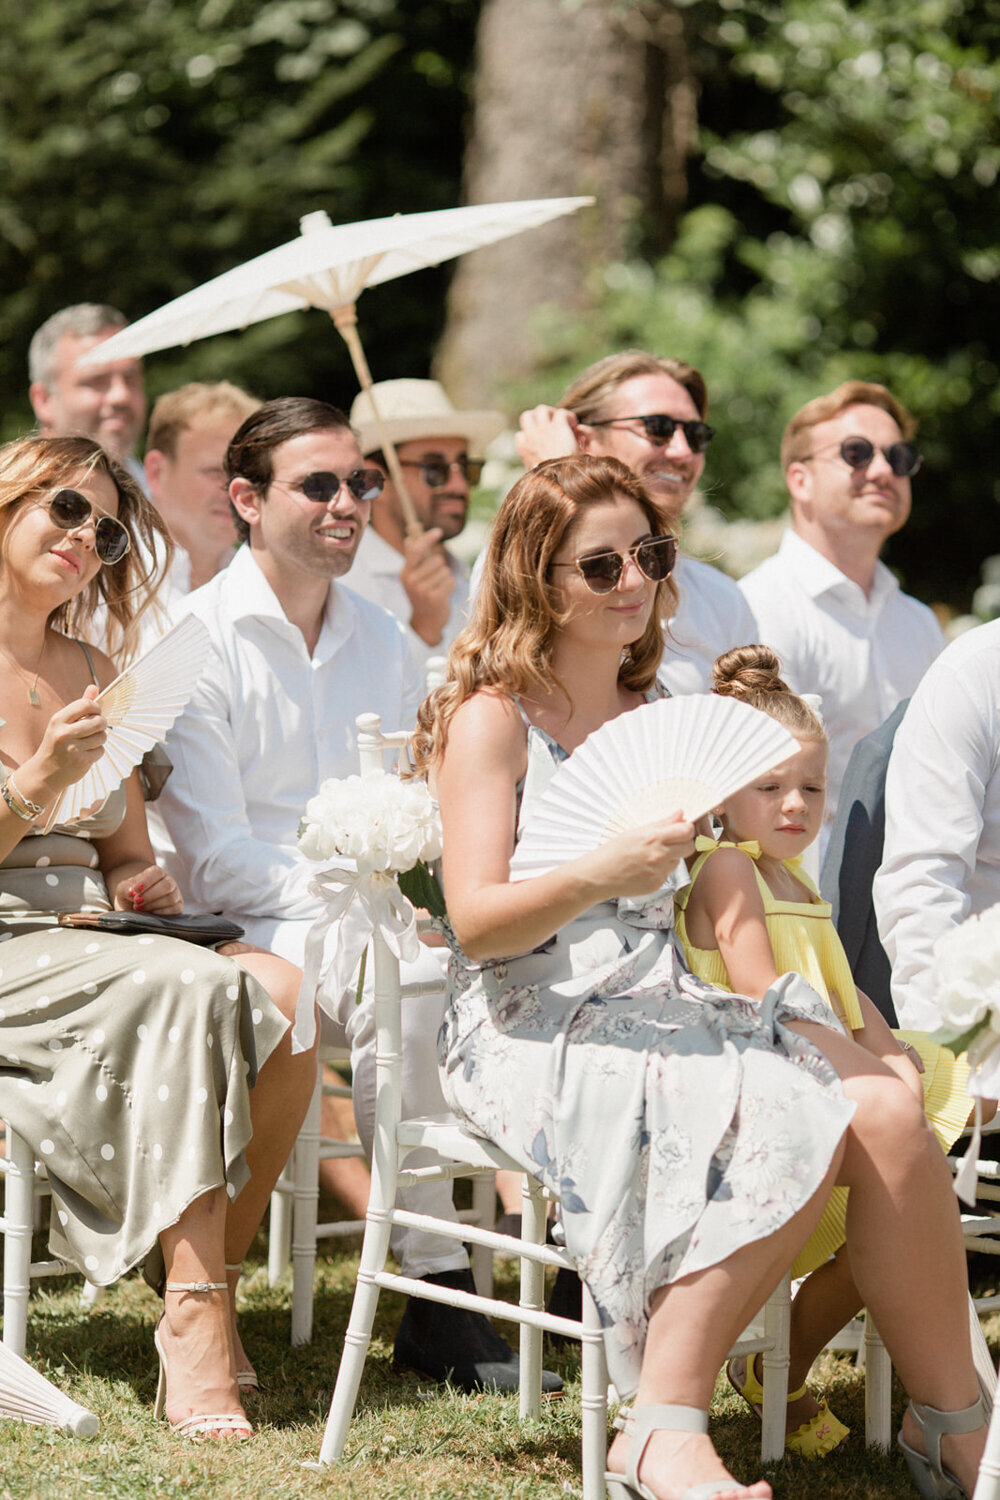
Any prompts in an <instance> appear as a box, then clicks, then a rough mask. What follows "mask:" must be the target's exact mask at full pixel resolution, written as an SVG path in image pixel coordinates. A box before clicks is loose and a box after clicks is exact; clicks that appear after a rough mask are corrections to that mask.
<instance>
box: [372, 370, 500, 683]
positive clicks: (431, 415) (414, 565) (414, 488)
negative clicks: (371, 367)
mask: <svg viewBox="0 0 1000 1500" xmlns="http://www.w3.org/2000/svg"><path fill="white" fill-rule="evenodd" d="M376 408H377V410H378V414H379V417H380V419H381V431H380V429H379V426H378V424H377V423H376V421H375V410H376ZM351 425H352V427H353V428H354V430H355V431H356V433H357V435H358V441H359V443H360V444H361V451H362V453H363V454H364V455H365V460H366V462H368V463H373V464H376V465H377V466H378V467H379V468H380V469H381V470H382V472H383V474H384V475H385V476H386V480H385V486H384V488H383V490H382V493H381V495H380V496H379V497H378V499H377V500H376V501H375V502H374V503H373V505H372V519H371V525H370V526H369V527H368V529H367V530H366V532H365V535H364V536H363V537H362V539H361V545H360V547H359V548H358V555H357V557H356V558H355V561H354V566H353V568H352V569H351V588H352V589H354V590H355V592H356V593H359V594H361V595H363V596H364V598H366V599H371V600H373V601H374V603H376V604H381V605H382V607H383V608H384V609H387V610H389V611H390V612H391V613H392V614H394V615H395V616H396V618H397V619H398V620H402V622H403V624H404V625H405V626H406V628H407V636H408V639H409V642H410V648H411V651H412V652H413V656H414V659H415V660H416V661H417V662H418V663H419V664H420V666H421V667H423V665H424V664H425V663H426V661H427V658H428V657H430V656H434V655H442V656H443V655H445V654H446V653H447V650H448V647H449V646H450V645H451V643H452V641H453V640H454V639H455V637H456V635H457V634H458V632H459V631H460V630H461V628H462V626H463V625H464V624H465V608H466V604H467V602H468V598H469V584H468V575H467V572H466V569H465V566H464V564H463V563H462V562H461V561H460V559H459V558H457V557H456V556H455V554H454V553H453V552H452V551H450V550H449V548H448V546H447V543H448V542H450V541H451V540H452V539H453V538H454V537H456V536H458V534H459V533H460V532H461V531H462V529H463V528H464V526H465V523H466V520H467V518H468V510H469V489H470V486H471V485H474V484H475V483H476V482H477V481H478V479H479V475H480V473H481V472H482V467H483V465H482V455H483V453H484V452H485V450H486V445H487V444H488V443H489V442H491V441H492V439H493V438H495V437H496V435H497V433H498V432H500V430H501V428H502V427H503V416H502V414H501V413H500V412H497V411H460V410H458V409H457V408H456V407H455V406H453V405H452V403H451V401H450V400H449V398H448V396H447V394H446V392H445V390H444V389H443V387H442V386H441V385H439V384H438V382H437V381H436V380H383V381H380V382H379V383H378V384H377V385H375V386H373V387H372V390H371V394H369V393H368V392H367V391H362V392H361V393H360V394H359V395H358V396H357V397H356V398H355V401H354V404H353V406H352V407H351ZM383 434H384V437H385V438H388V440H389V442H391V443H392V444H393V445H394V446H395V449H396V453H397V456H398V458H399V461H400V464H401V465H402V467H403V469H404V470H405V475H404V477H405V480H406V486H407V490H408V492H409V495H410V499H411V500H412V502H413V508H414V510H415V511H416V515H417V519H418V521H419V522H420V525H421V526H422V527H423V531H422V533H420V534H417V535H413V536H411V535H408V534H407V526H406V516H405V514H404V511H403V507H402V503H401V501H400V498H399V496H398V494H397V493H396V486H395V484H394V483H393V481H392V479H391V477H390V476H389V470H388V466H387V464H386V461H385V455H384V454H383V452H382V442H383V440H384V439H383Z"/></svg>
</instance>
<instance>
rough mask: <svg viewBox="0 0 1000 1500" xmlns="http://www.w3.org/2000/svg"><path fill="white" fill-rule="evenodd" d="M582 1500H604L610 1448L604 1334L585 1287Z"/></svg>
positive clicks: (591, 1298) (582, 1361)
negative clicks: (606, 1463)
mask: <svg viewBox="0 0 1000 1500" xmlns="http://www.w3.org/2000/svg"><path fill="white" fill-rule="evenodd" d="M580 1365H581V1370H580V1374H581V1382H580V1384H581V1406H582V1408H583V1410H582V1424H581V1425H582V1429H583V1431H582V1441H581V1446H582V1450H583V1500H604V1496H605V1488H604V1469H605V1455H606V1450H607V1445H608V1366H607V1361H606V1359H605V1357H604V1333H603V1331H602V1329H601V1317H600V1314H599V1313H598V1311H597V1306H596V1304H595V1302H594V1299H593V1297H592V1296H591V1295H590V1292H589V1291H588V1290H587V1287H586V1286H584V1288H583V1343H582V1347H581V1350H580Z"/></svg>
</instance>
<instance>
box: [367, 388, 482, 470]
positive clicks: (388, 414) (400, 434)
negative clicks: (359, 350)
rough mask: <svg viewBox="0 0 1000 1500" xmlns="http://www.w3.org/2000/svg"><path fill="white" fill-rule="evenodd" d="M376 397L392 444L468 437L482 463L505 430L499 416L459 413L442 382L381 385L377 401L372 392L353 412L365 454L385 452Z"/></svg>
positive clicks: (383, 423)
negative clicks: (493, 442) (378, 449)
mask: <svg viewBox="0 0 1000 1500" xmlns="http://www.w3.org/2000/svg"><path fill="white" fill-rule="evenodd" d="M372 396H374V398H375V405H376V406H377V407H378V413H379V416H380V417H381V418H382V426H383V427H384V429H385V431H386V433H387V434H388V436H389V441H390V442H391V443H408V442H410V441H411V440H413V439H414V438H435V437H437V438H445V437H463V438H465V440H466V442H467V443H468V445H469V452H470V454H471V455H472V456H473V457H475V458H481V457H482V456H483V454H484V453H485V451H486V445H487V443H489V442H492V440H493V438H495V437H496V435H497V433H498V432H502V431H503V428H504V425H505V418H504V416H503V413H502V412H499V411H459V409H458V408H457V407H455V406H453V405H452V403H451V401H450V400H449V398H448V395H447V394H446V392H445V389H444V387H443V386H442V385H440V384H439V383H438V381H436V380H380V381H379V382H378V383H377V384H376V385H373V386H372V389H371V395H369V393H368V391H361V392H359V394H358V395H357V396H356V397H355V398H354V404H353V405H352V407H351V426H352V427H353V428H354V430H355V432H356V433H357V434H358V442H359V443H360V444H361V451H362V453H364V454H368V453H374V452H375V450H376V449H377V448H381V446H382V439H381V438H380V437H379V432H378V428H377V427H376V425H375V417H374V413H373V411H372V400H371V398H372Z"/></svg>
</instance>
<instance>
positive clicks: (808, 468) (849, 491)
mask: <svg viewBox="0 0 1000 1500" xmlns="http://www.w3.org/2000/svg"><path fill="white" fill-rule="evenodd" d="M915 426H916V424H915V422H914V420H913V418H912V417H911V416H910V414H909V413H908V412H907V411H905V410H904V408H903V407H902V406H901V405H900V403H899V402H898V401H897V400H896V399H895V397H894V396H893V395H892V394H891V393H890V392H889V391H887V390H886V389H885V387H884V386H881V385H872V384H869V383H867V382H865V381H860V380H848V381H845V382H844V384H843V385H839V386H838V387H837V389H836V390H834V391H831V392H830V394H829V395H827V396H820V397H817V398H816V400H814V401H810V402H808V404H807V405H806V406H804V407H803V408H802V410H801V411H799V412H798V413H797V414H796V415H795V416H794V417H793V418H792V420H791V421H790V422H789V424H788V426H787V427H786V429H785V434H784V437H783V439H782V444H781V463H782V467H783V469H784V471H785V481H786V484H787V486H788V493H789V496H790V500H791V523H792V524H791V529H790V530H789V531H786V533H785V535H784V537H783V539H782V542H781V546H780V548H779V549H778V552H777V553H776V554H775V556H774V557H771V558H768V559H767V561H766V562H763V563H761V565H760V567H759V568H755V569H754V570H753V572H752V573H748V574H747V576H746V577H745V578H744V579H743V580H742V582H741V583H740V588H741V589H742V590H743V592H744V594H745V595H746V597H747V599H748V601H749V603H750V606H751V608H752V609H753V612H754V614H755V615H756V617H757V621H758V624H759V625H760V635H761V640H763V641H765V642H766V643H767V644H768V645H769V646H771V647H773V649H774V650H775V651H776V652H777V653H778V656H779V657H780V659H781V666H782V675H783V676H784V678H785V679H786V681H787V682H788V685H789V686H790V687H791V688H792V689H793V691H795V692H799V693H818V694H819V695H820V697H821V699H822V706H821V711H822V714H823V719H824V721H825V723H826V728H827V733H828V736H829V740H830V767H829V793H828V797H827V808H826V823H825V825H824V829H825V831H824V836H823V847H825V842H826V839H825V832H826V831H828V830H829V826H830V823H831V822H832V820H833V817H834V814H835V812H836V806H837V794H838V792H839V789H840V783H841V781H842V780H843V776H844V772H845V770H846V768H847V762H848V759H849V757H850V753H851V750H852V749H853V748H854V746H855V744H856V743H857V742H858V740H860V739H862V738H863V737H864V736H865V735H867V734H870V733H871V731H872V730H874V729H876V728H877V727H878V725H879V724H881V723H882V722H883V720H884V719H886V718H887V717H888V715H889V714H890V713H891V712H892V710H893V709H894V708H895V706H896V704H897V703H898V702H899V701H900V700H901V699H902V698H908V697H909V696H910V694H911V693H912V692H913V689H914V688H915V687H916V685H917V683H918V682H919V681H920V679H921V677H922V676H923V674H924V672H925V671H926V670H927V668H928V667H929V666H930V664H931V662H932V661H933V660H934V658H935V657H936V656H937V655H938V653H939V652H940V651H941V649H942V647H943V646H944V636H943V635H942V632H941V627H940V626H939V625H938V623H937V620H936V619H935V618H934V615H933V613H932V612H931V611H930V610H929V609H928V608H927V606H926V605H924V604H921V603H919V601H918V600H916V599H913V598H911V597H910V596H909V595H908V594H904V593H903V592H902V590H901V589H900V587H899V584H898V582H897V581H896V579H895V578H894V576H893V575H892V573H890V571H889V569H888V568H887V567H886V566H885V564H884V563H882V562H880V561H879V553H880V551H881V550H882V546H883V544H884V542H885V541H886V540H887V538H888V537H890V536H892V535H893V534H894V533H895V532H897V531H899V530H900V528H901V527H903V526H905V524H906V522H907V520H908V518H909V515H910V503H911V496H910V480H911V478H912V477H913V475H914V474H916V473H917V471H918V469H919V468H920V454H919V452H918V450H917V448H916V446H915V444H914V442H913V434H914V430H915Z"/></svg>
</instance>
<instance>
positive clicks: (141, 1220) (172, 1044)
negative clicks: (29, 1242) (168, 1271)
mask: <svg viewBox="0 0 1000 1500" xmlns="http://www.w3.org/2000/svg"><path fill="white" fill-rule="evenodd" d="M124 805H125V799H124V794H123V793H121V792H118V793H114V794H112V796H111V797H109V798H108V800H107V801H106V802H105V804H104V807H103V808H102V810H101V812H100V813H98V814H97V815H95V816H94V817H91V818H88V819H85V820H83V821H81V823H79V824H77V825H74V826H70V827H61V828H60V827H57V828H56V829H55V830H54V831H53V832H52V833H51V834H38V833H34V832H30V833H28V834H27V835H26V836H25V837H24V838H23V839H22V840H21V841H20V843H19V844H18V845H17V847H16V848H15V849H14V850H13V851H12V852H11V853H10V854H9V855H8V857H7V858H6V859H5V860H4V861H3V863H2V864H0V1117H2V1118H3V1119H4V1120H6V1121H7V1122H8V1123H9V1124H10V1125H11V1126H12V1127H13V1128H14V1129H15V1130H16V1131H17V1132H18V1133H19V1134H20V1135H22V1136H24V1137H25V1139H26V1140H28V1141H29V1142H30V1143H31V1145H32V1147H33V1149H34V1151H35V1154H36V1156H37V1157H38V1158H39V1160H41V1161H42V1162H44V1164H45V1166H46V1169H47V1171H48V1176H49V1180H50V1182H51V1184H52V1199H53V1202H52V1227H51V1234H50V1245H51V1250H52V1253H53V1254H55V1255H58V1256H61V1257H63V1258H65V1259H67V1260H69V1261H71V1262H72V1263H73V1264H74V1265H76V1266H77V1267H78V1268H79V1269H80V1270H81V1271H82V1272H83V1273H84V1274H85V1275H86V1276H87V1277H88V1278H89V1279H90V1280H91V1281H93V1282H96V1283H97V1284H98V1285H101V1286H103V1285H106V1284H107V1283H109V1282H112V1281H114V1280H116V1279H117V1278H118V1277H119V1276H121V1275H122V1274H123V1273H124V1272H125V1271H128V1270H129V1269H130V1268H131V1267H133V1266H135V1265H138V1264H139V1263H141V1262H143V1261H145V1260H146V1259H147V1257H149V1262H150V1263H149V1265H147V1268H146V1269H147V1275H151V1278H152V1279H153V1280H154V1281H155V1280H156V1279H157V1277H158V1274H159V1254H158V1245H157V1237H158V1235H159V1233H160V1231H161V1230H163V1229H165V1228H167V1227H169V1226H170V1225H172V1224H175V1223H176V1222H177V1220H178V1218H179V1217H180V1215H181V1214H182V1213H183V1212H184V1209H185V1208H187V1207H188V1205H189V1204H191V1203H192V1202H193V1201H194V1199H196V1198H198V1197H199V1196H200V1195H201V1194H202V1193H205V1192H207V1191H208V1190H209V1189H211V1188H216V1187H219V1186H221V1185H222V1184H223V1183H224V1184H225V1186H226V1191H227V1192H228V1194H229V1196H230V1198H234V1197H235V1196H236V1195H237V1193H238V1192H239V1191H240V1189H241V1188H242V1187H243V1185H244V1183H245V1182H246V1181H247V1179H248V1175H249V1174H248V1172H247V1166H246V1160H245V1150H246V1146H247V1143H248V1142H249V1140H250V1137H251V1134H252V1132H251V1126H250V1098H249V1091H250V1089H251V1088H252V1087H253V1085H254V1082H255V1080H256V1077H257V1073H258V1071H259V1069H260V1068H261V1067H262V1066H263V1064H264V1062H266V1060H267V1058H268V1057H269V1056H270V1054H271V1053H272V1052H273V1050H274V1048H275V1047H276V1046H277V1045H278V1043H279V1042H280V1040H281V1038H282V1036H283V1034H284V1032H285V1030H286V1029H287V1025H288V1023H287V1022H286V1021H285V1019H284V1017H283V1016H282V1015H281V1014H280V1012H279V1011H278V1009H277V1007H276V1006H275V1005H274V1004H273V1003H272V1001H271V1000H270V998H269V996H268V995H267V994H266V992H265V991H264V990H263V989H261V987H260V986H259V985H258V984H257V983H256V981H255V980H253V979H252V978H251V977H250V976H249V975H248V974H246V973H245V972H244V971H243V970H242V969H240V968H239V967H238V966H237V965H236V964H235V963H234V962H233V961H232V960H231V959H227V958H222V957H220V956H219V955H218V954H216V953H215V952H213V951H212V950H211V949H203V948H198V947H196V946H195V945H194V944H193V943H185V942H181V941H179V940H178V939H175V938H166V937H147V936H143V937H123V936H121V935H119V934H114V933H101V932H97V931H93V930H85V929H80V928H70V927H59V926H58V925H56V914H57V913H58V912H60V911H80V910H98V911H102V910H108V909H109V906H110V903H109V901H108V895H107V889H106V887H105V885H104V881H103V878H102V876H101V873H100V870H99V869H98V857H97V852H96V850H95V848H94V844H93V842H92V840H93V839H95V838H100V837H102V836H106V835H107V834H108V833H110V832H111V831H113V829H114V828H116V827H117V826H118V823H119V822H120V821H121V818H122V816H123V813H124Z"/></svg>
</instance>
